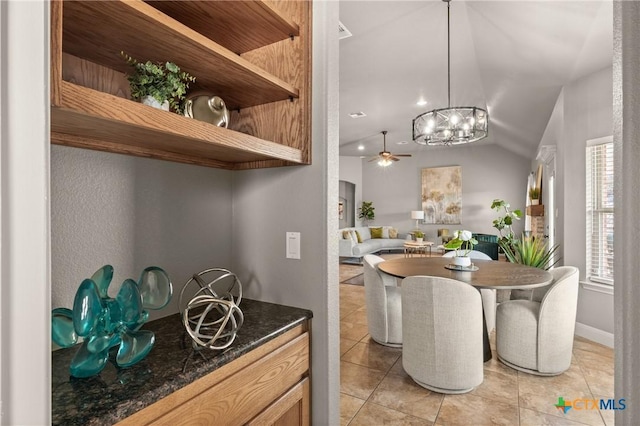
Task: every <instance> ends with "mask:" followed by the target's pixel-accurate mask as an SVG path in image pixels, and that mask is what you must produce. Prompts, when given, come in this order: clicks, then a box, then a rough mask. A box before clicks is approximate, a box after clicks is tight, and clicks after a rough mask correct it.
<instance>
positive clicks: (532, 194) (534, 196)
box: [529, 187, 540, 206]
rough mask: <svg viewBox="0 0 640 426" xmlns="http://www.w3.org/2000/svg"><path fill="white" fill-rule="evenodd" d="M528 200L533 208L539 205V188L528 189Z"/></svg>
mask: <svg viewBox="0 0 640 426" xmlns="http://www.w3.org/2000/svg"><path fill="white" fill-rule="evenodd" d="M529 199H530V200H531V205H533V206H535V205H538V204H540V188H535V187H534V188H529Z"/></svg>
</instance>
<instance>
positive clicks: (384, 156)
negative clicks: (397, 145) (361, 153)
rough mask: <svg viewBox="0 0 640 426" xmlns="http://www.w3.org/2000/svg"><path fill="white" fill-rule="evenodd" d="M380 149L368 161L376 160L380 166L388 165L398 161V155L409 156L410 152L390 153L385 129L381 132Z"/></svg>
mask: <svg viewBox="0 0 640 426" xmlns="http://www.w3.org/2000/svg"><path fill="white" fill-rule="evenodd" d="M381 133H382V138H383V139H382V151H380V152H379V153H378V155H376V156H375V157H372V158H371V159H370V160H369V162H371V161H376V160H378V165H380V166H382V167H387V166H390V165H391V164H393V163H392V161H400V158H398V157H411V154H392V153H390V152H389V151H387V131H386V130H383V131H382V132H381Z"/></svg>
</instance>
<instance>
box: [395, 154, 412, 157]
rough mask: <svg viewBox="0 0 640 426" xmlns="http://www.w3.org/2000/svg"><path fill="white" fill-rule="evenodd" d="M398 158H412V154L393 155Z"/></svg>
mask: <svg viewBox="0 0 640 426" xmlns="http://www.w3.org/2000/svg"><path fill="white" fill-rule="evenodd" d="M393 155H394V156H396V157H411V154H393Z"/></svg>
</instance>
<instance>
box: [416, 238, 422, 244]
mask: <svg viewBox="0 0 640 426" xmlns="http://www.w3.org/2000/svg"><path fill="white" fill-rule="evenodd" d="M423 239H424V238H418V237H416V243H418V244H422V240H423Z"/></svg>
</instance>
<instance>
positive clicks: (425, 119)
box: [413, 0, 489, 145]
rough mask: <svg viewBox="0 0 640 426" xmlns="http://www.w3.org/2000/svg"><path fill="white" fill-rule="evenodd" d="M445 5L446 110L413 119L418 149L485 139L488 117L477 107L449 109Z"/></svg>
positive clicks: (449, 47)
mask: <svg viewBox="0 0 640 426" xmlns="http://www.w3.org/2000/svg"><path fill="white" fill-rule="evenodd" d="M442 1H444V2H446V3H447V83H448V86H447V95H448V104H447V105H448V106H447V108H440V109H434V110H433V111H428V112H424V113H422V114H420V115H418V116H417V117H416V118H414V119H413V141H414V142H415V143H418V144H420V145H458V144H463V143H470V142H475V141H479V140H480V139H484V138H486V137H487V134H488V131H489V115H488V114H487V111H486V110H484V109H482V108H478V107H451V36H450V30H449V21H450V11H449V10H450V6H451V4H450V2H451V0H442Z"/></svg>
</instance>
